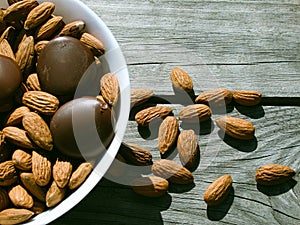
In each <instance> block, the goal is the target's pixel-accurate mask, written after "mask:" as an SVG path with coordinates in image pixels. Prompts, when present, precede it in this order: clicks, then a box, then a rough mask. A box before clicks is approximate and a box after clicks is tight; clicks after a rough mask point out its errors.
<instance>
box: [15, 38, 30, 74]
mask: <svg viewBox="0 0 300 225" xmlns="http://www.w3.org/2000/svg"><path fill="white" fill-rule="evenodd" d="M33 60H34V39H33V37H32V36H28V37H25V39H24V40H22V41H21V43H20V45H19V48H18V51H17V52H16V62H17V63H18V65H19V66H20V69H21V71H22V73H24V74H26V75H28V74H29V72H30V70H31V68H32V64H33Z"/></svg>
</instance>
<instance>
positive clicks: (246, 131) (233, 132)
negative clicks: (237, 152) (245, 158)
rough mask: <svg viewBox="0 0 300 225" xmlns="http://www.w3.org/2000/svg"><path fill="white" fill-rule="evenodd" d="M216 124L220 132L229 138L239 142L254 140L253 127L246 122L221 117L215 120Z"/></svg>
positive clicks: (229, 117)
mask: <svg viewBox="0 0 300 225" xmlns="http://www.w3.org/2000/svg"><path fill="white" fill-rule="evenodd" d="M216 124H217V126H218V127H219V128H220V130H221V131H222V132H225V134H227V135H228V136H230V137H233V138H236V139H240V140H251V139H253V138H255V136H254V133H255V127H254V126H253V124H252V123H250V122H249V121H247V120H244V119H240V118H235V117H231V116H223V117H220V118H218V119H216Z"/></svg>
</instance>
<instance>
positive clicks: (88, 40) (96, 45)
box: [80, 32, 105, 56]
mask: <svg viewBox="0 0 300 225" xmlns="http://www.w3.org/2000/svg"><path fill="white" fill-rule="evenodd" d="M80 41H81V42H82V43H83V44H84V45H85V46H87V47H88V48H89V49H90V50H91V51H92V52H93V54H94V55H95V56H101V55H103V54H104V52H105V47H104V44H103V42H102V41H101V40H99V39H98V38H96V37H95V36H93V35H92V34H90V33H87V32H84V33H83V34H82V35H81V37H80Z"/></svg>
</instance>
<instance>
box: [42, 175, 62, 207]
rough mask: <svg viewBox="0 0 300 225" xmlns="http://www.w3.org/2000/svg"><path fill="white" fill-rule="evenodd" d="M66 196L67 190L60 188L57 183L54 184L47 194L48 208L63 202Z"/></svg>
mask: <svg viewBox="0 0 300 225" xmlns="http://www.w3.org/2000/svg"><path fill="white" fill-rule="evenodd" d="M65 195H66V189H65V188H59V187H58V186H57V184H56V182H55V181H53V182H52V184H51V186H50V188H49V190H48V191H47V194H46V205H47V207H53V206H55V205H57V204H58V203H59V202H61V201H62V200H63V199H64V197H65Z"/></svg>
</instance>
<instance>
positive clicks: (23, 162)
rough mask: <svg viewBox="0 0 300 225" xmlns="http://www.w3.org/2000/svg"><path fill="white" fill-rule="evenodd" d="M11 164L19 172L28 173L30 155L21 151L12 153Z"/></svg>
mask: <svg viewBox="0 0 300 225" xmlns="http://www.w3.org/2000/svg"><path fill="white" fill-rule="evenodd" d="M12 162H13V163H14V165H15V167H16V168H17V169H19V170H23V171H28V170H31V168H32V162H31V154H29V153H27V152H25V151H23V150H21V149H17V150H15V151H14V153H13V155H12Z"/></svg>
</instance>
